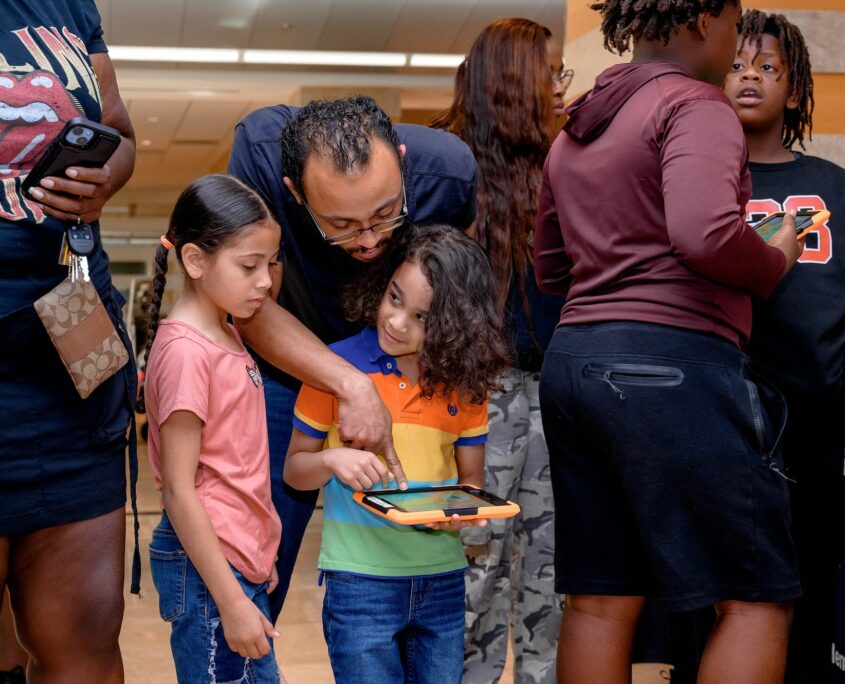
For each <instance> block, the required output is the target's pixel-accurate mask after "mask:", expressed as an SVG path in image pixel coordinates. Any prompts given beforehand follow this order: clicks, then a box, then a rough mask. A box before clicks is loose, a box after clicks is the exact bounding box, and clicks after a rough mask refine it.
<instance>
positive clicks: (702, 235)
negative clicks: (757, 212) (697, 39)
mask: <svg viewBox="0 0 845 684" xmlns="http://www.w3.org/2000/svg"><path fill="white" fill-rule="evenodd" d="M567 111H568V113H569V121H568V122H567V124H566V127H565V132H564V133H562V134H561V135H560V136H558V138H557V140H556V141H555V143H554V145H553V146H552V149H551V151H550V152H549V156H548V158H547V160H546V165H545V169H544V173H543V187H542V191H541V194H540V206H539V213H538V216H537V232H536V235H535V240H534V259H535V269H536V275H537V282H538V284H539V286H540V289H542V290H543V291H545V292H548V293H550V294H558V295H566V296H567V300H566V304H565V305H564V307H563V311H562V313H561V320H560V324H561V325H570V324H580V323H595V322H601V321H612V320H628V321H644V322H648V323H662V324H664V325H672V326H678V327H681V328H689V329H692V330H700V331H703V332H708V333H713V334H716V335H720V336H721V337H725V338H727V339H729V340H731V341H732V342H733V343H735V344H738V345H744V344H745V342H746V341H747V340H748V335H749V332H750V329H751V295H755V296H757V297H760V298H765V297H766V296H768V294H769V293H770V292H771V291H772V289H773V288H774V286H775V285H776V284H777V282H778V280H779V279H780V278H781V276H782V274H783V269H784V267H785V257H784V255H783V253H782V252H781V251H780V250H778V249H775V248H774V247H770V246H768V245H766V244H765V243H764V242H763V241H762V240H761V239H760V238H759V237H758V236H757V234H756V233H755V232H754V231H753V230H752V229H751V228H749V227H748V226H747V225H746V223H745V221H744V220H743V214H744V209H745V204H746V202H747V201H748V199H749V197H750V195H751V180H750V176H749V173H748V168H747V161H748V151H747V149H746V146H745V137H744V136H743V133H742V127H741V126H740V123H739V120H738V119H737V116H736V114H735V113H734V110H733V108H732V107H731V105H730V102H729V101H728V100H727V98H726V97H725V96H724V95H723V93H722V91H721V90H719V89H718V88H716V87H715V86H712V85H708V84H706V83H703V82H701V81H697V80H695V79H693V78H692V77H691V76H690V75H689V74H688V73H687V72H686V71H684V70H683V69H682V68H680V67H678V66H676V65H672V64H662V63H645V64H620V65H617V66H613V67H611V68H610V69H607V70H606V71H604V72H603V73H602V74H601V75H600V76H599V77H598V79H597V80H596V86H595V88H594V89H593V90H592V91H590V92H589V93H587V94H586V95H584V96H583V97H581V98H579V99H578V100H577V101H576V102H574V103H573V104H572V105H571V106H570V107H569V109H568V110H567Z"/></svg>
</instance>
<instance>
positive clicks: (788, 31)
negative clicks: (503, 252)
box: [724, 10, 845, 684]
mask: <svg viewBox="0 0 845 684" xmlns="http://www.w3.org/2000/svg"><path fill="white" fill-rule="evenodd" d="M724 90H725V94H726V95H727V96H728V98H729V99H730V101H731V103H732V104H733V106H734V108H735V109H736V111H737V114H738V115H739V118H740V121H741V123H742V127H743V131H744V133H745V136H746V140H747V141H748V150H749V161H750V164H749V168H750V170H751V177H752V185H753V192H752V199H751V201H750V202H749V203H748V205H747V208H746V212H747V213H746V218H747V220H748V221H749V222H754V221H757V220H759V219H760V218H762V217H763V216H765V215H766V214H769V213H771V212H774V211H784V210H785V211H790V210H798V209H804V208H810V209H827V210H829V211H830V212H831V218H830V220H829V221H828V222H827V223H826V224H824V225H823V226H821V227H820V228H819V229H818V230H815V231H813V233H811V234H810V235H809V236H808V238H807V242H806V247H805V250H804V253H803V255H802V256H801V258H799V260H798V263H797V264H796V265H795V267H794V268H793V269H792V270H791V271H790V272H789V273H787V275H786V276H785V277H784V278H783V280H781V281H780V283H779V284H778V286H777V288H776V289H775V291H774V293H773V294H772V295H771V297H769V298H768V299H767V300H766V301H763V302H758V303H756V304H755V307H754V313H753V325H752V332H751V339H750V342H749V345H748V348H747V352H748V354H749V355H750V356H751V358H752V360H753V362H754V364H755V366H756V368H757V370H759V371H761V372H762V373H764V374H765V375H766V376H768V377H769V378H770V379H771V380H773V381H774V382H775V384H776V385H777V386H778V387H779V388H780V389H781V391H782V392H783V394H784V396H785V398H786V400H787V406H788V409H789V419H788V422H787V426H786V429H785V431H784V434H783V454H784V459H785V462H786V465H787V468H788V474H789V476H790V477H791V478H792V479H794V480H795V482H793V483H792V484H791V485H790V490H791V491H790V495H791V507H792V517H793V536H794V540H795V544H796V548H797V552H798V560H799V566H800V571H801V584H802V588H803V592H804V596H803V598H802V599H801V600H800V601H799V602H798V604H797V609H796V614H795V621H794V625H793V630H792V635H791V638H790V647H789V656H788V661H787V677H786V681H787V682H789V683H795V682H813V684H819V683H823V682H829V681H834V680H833V676H834V673H837V674H838V676H839V677H843V674H845V673H843V672H842V671H840V670H839V669H838V668H835V666H834V663H832V658H831V653H835V652H836V649H835V645H834V627H835V623H836V615H835V601H834V596H835V586H836V574H837V567H838V566H839V564H840V561H841V559H842V554H843V551H845V477H843V473H845V470H843V467H845V463H844V462H843V451H845V305H843V301H845V169H842V168H840V167H839V166H837V165H835V164H833V163H831V162H828V161H825V160H824V159H819V158H817V157H812V156H809V155H805V154H802V153H801V152H797V151H794V150H793V146H794V145H795V144H796V143H797V144H798V145H799V146H800V147H801V148H802V149H803V140H804V136H805V134H809V133H810V132H811V130H812V114H813V78H812V74H811V71H810V59H809V55H808V53H807V48H806V46H805V44H804V39H803V37H802V35H801V32H800V31H799V30H798V28H797V27H796V26H794V25H793V24H791V23H790V22H789V21H787V19H786V18H785V17H784V16H783V15H779V14H765V13H763V12H760V11H759V10H749V11H747V12H746V13H745V14H744V15H743V17H742V21H741V24H740V42H739V52H738V54H737V57H736V61H735V63H734V65H733V67H732V69H731V71H730V72H729V73H728V76H727V78H726V80H725V86H724ZM839 619H840V620H843V621H845V615H841V616H840V617H839ZM839 650H840V651H841V650H843V645H842V644H840V645H839ZM834 660H835V659H834ZM839 681H842V680H839Z"/></svg>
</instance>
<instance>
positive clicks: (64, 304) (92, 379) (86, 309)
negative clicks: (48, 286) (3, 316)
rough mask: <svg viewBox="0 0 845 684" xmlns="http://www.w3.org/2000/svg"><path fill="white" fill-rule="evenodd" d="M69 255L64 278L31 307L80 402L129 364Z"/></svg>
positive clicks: (76, 262) (90, 287) (77, 260)
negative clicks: (68, 376)
mask: <svg viewBox="0 0 845 684" xmlns="http://www.w3.org/2000/svg"><path fill="white" fill-rule="evenodd" d="M81 262H82V258H81V257H78V256H76V255H75V254H71V255H70V257H69V260H68V276H67V278H65V279H64V280H63V281H62V282H60V283H59V284H58V285H56V287H54V288H53V289H52V290H50V291H49V292H48V293H47V294H45V295H44V296H43V297H41V298H40V299H38V300H37V301H36V302H35V304H33V306H34V307H35V312H36V313H37V314H38V317H39V318H40V319H41V322H42V323H43V324H44V327H45V328H46V330H47V334H48V335H49V336H50V340H51V341H52V343H53V346H54V347H55V348H56V351H58V353H59V356H60V357H61V359H62V363H63V364H64V366H65V368H67V371H68V373H69V374H70V379H71V380H72V381H73V384H74V386H75V387H76V391H77V392H79V396H80V397H82V398H83V399H85V398H87V397H88V396H89V395H90V394H91V392H93V391H94V390H95V389H97V387H99V386H100V385H101V384H102V383H103V382H105V381H106V380H108V379H109V378H110V377H111V376H112V375H114V374H115V373H117V371H119V370H120V369H121V368H123V367H124V366H125V365H126V364H127V362H128V361H129V353H128V352H127V350H126V347H125V346H124V344H123V342H122V340H121V339H120V336H119V335H118V334H117V330H115V327H114V324H113V323H112V320H111V318H110V317H109V314H108V312H107V311H106V307H104V306H103V302H102V301H101V300H100V296H99V295H98V294H97V290H96V289H95V288H94V286H93V285H92V284H91V282H90V281H89V280H88V277H87V272H86V271H87V269H85V268H83V265H82V263H81Z"/></svg>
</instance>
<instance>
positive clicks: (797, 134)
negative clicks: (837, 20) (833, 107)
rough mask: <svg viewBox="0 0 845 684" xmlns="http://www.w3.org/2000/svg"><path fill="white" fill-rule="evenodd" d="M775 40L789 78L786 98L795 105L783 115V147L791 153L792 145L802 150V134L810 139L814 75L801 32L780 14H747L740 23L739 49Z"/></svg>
mask: <svg viewBox="0 0 845 684" xmlns="http://www.w3.org/2000/svg"><path fill="white" fill-rule="evenodd" d="M764 35H768V36H774V37H775V38H776V39H777V41H778V42H779V43H780V55H781V59H782V60H783V63H784V65H785V66H786V69H787V77H788V78H789V97H790V98H791V99H793V100H795V102H797V103H798V106H797V107H795V109H784V112H783V146H784V147H785V148H786V149H790V148H791V147H792V146H793V145H794V144H795V143H798V144H799V145H801V148H802V149H803V148H804V133H807V136H808V137H809V139H810V140H812V139H813V109H814V108H815V104H816V102H815V98H814V97H813V73H812V65H811V64H810V53H809V52H808V51H807V45H806V43H805V42H804V36H803V35H801V31H800V29H799V28H798V27H797V26H796V25H795V24H793V23H791V22H790V21H789V20H787V18H786V17H785V16H783V15H782V14H766V13H765V12H761V11H760V10H748V11H747V12H745V13H744V14H743V15H742V19H741V20H740V22H739V40H740V45H742V44H744V43H748V44H749V45H752V44H754V45H756V46H757V49H758V50H759V49H760V48H762V47H763V36H764Z"/></svg>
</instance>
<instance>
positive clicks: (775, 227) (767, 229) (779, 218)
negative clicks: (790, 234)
mask: <svg viewBox="0 0 845 684" xmlns="http://www.w3.org/2000/svg"><path fill="white" fill-rule="evenodd" d="M816 213H817V212H815V211H813V212H811V213H807V212H800V213H799V214H798V216H796V217H795V227H796V229H797V231H798V232H799V233H801V232H802V231H803V230H804V229H805V228H808V227H809V226H810V225H812V223H813V216H814V215H815V214H816ZM783 216H784V215H783V214H782V213H780V214H774V215H772V216H770V217H769V218H768V219H763V220H762V221H760V222H759V223H758V224H756V225H755V226H754V230H756V231H757V234H758V235H759V236H760V237H761V238H763V239H764V240H765V241H766V242H768V241H769V240H771V239H772V237H773V236H774V234H775V233H777V232H778V231H779V230H780V229H781V228H782V227H783Z"/></svg>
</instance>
